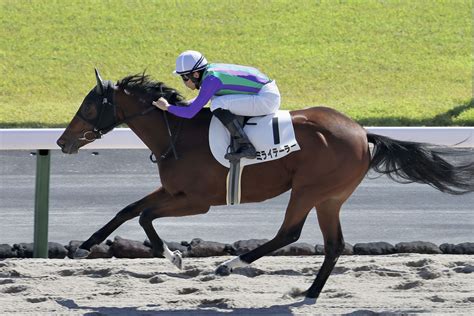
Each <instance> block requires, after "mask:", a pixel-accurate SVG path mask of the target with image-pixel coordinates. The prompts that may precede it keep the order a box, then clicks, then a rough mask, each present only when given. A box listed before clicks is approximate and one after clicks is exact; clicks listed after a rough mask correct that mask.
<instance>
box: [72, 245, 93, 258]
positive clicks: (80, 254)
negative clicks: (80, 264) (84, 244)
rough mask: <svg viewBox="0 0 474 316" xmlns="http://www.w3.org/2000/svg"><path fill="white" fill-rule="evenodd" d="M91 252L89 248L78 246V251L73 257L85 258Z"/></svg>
mask: <svg viewBox="0 0 474 316" xmlns="http://www.w3.org/2000/svg"><path fill="white" fill-rule="evenodd" d="M90 253H91V252H90V251H89V250H86V249H81V248H77V249H76V252H74V255H73V258H74V259H85V258H87V257H88V256H89V254H90Z"/></svg>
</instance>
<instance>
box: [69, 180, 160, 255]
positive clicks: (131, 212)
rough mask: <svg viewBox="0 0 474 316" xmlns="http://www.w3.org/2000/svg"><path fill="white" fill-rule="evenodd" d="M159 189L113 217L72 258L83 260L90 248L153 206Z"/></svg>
mask: <svg viewBox="0 0 474 316" xmlns="http://www.w3.org/2000/svg"><path fill="white" fill-rule="evenodd" d="M159 192H160V189H158V190H157V191H155V192H153V193H150V194H149V195H147V196H145V197H144V198H142V199H141V200H139V201H136V202H134V203H132V204H130V205H128V206H127V207H125V208H124V209H122V210H121V211H120V212H118V213H117V215H115V217H114V218H112V219H111V220H110V221H109V222H108V223H107V224H105V225H104V226H103V227H102V228H101V229H99V230H98V231H96V232H95V233H94V234H93V235H92V236H91V237H89V239H87V240H86V241H85V242H83V243H82V244H81V245H80V246H79V248H78V249H77V250H76V252H75V253H74V258H85V257H87V256H88V255H89V252H90V250H91V248H92V247H93V246H95V245H98V244H100V243H101V242H103V241H104V240H105V239H106V238H107V237H108V236H110V234H112V233H113V232H114V231H115V230H116V229H117V228H119V227H120V226H121V225H122V224H123V223H125V222H126V221H128V220H131V219H132V218H135V217H137V216H138V215H140V213H141V212H142V211H143V210H144V209H146V208H147V207H149V206H151V205H154V203H156V202H155V200H156V199H157V197H158V196H159V195H160V193H159Z"/></svg>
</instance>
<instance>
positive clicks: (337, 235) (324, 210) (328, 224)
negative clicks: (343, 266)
mask: <svg viewBox="0 0 474 316" xmlns="http://www.w3.org/2000/svg"><path fill="white" fill-rule="evenodd" d="M341 206H342V203H341V202H340V201H338V200H327V201H325V202H323V203H320V204H318V205H316V211H317V214H318V221H319V226H320V227H321V232H322V233H323V237H324V249H325V256H324V262H323V265H322V266H321V269H319V272H318V275H317V277H316V279H315V280H314V282H313V284H312V285H311V287H310V288H309V289H308V290H307V291H306V293H305V294H306V297H309V298H318V296H319V294H320V293H321V291H322V289H323V287H324V284H325V283H326V281H327V279H328V278H329V275H330V274H331V272H332V270H333V268H334V266H335V265H336V262H337V259H338V258H339V256H340V255H341V253H342V252H343V250H344V238H343V236H342V230H341V224H340V221H339V212H340V209H341Z"/></svg>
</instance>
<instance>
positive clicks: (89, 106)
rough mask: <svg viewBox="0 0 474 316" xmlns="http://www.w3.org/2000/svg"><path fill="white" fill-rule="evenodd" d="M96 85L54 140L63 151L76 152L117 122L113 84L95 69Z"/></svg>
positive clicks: (110, 128)
mask: <svg viewBox="0 0 474 316" xmlns="http://www.w3.org/2000/svg"><path fill="white" fill-rule="evenodd" d="M95 75H96V79H97V85H96V86H95V87H94V88H93V89H92V90H91V91H90V92H89V94H87V96H86V97H85V98H84V101H82V104H81V106H80V107H79V110H78V111H77V113H76V115H75V116H74V117H73V119H72V121H71V123H69V125H68V126H67V128H66V130H65V131H64V133H63V134H62V135H61V137H60V138H59V139H58V141H57V142H56V143H57V144H58V146H59V147H61V149H62V151H63V153H67V154H73V153H77V151H78V150H79V148H81V147H82V146H84V145H86V144H88V143H90V142H93V141H94V140H96V139H98V138H100V137H101V136H102V135H103V134H105V133H107V132H109V131H110V130H112V129H113V128H114V127H115V126H116V124H117V121H118V119H117V109H116V106H115V104H114V92H115V90H116V87H115V85H114V84H113V83H112V82H111V81H104V80H102V78H101V77H100V74H99V72H98V71H97V69H96V70H95Z"/></svg>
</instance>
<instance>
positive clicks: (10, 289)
mask: <svg viewBox="0 0 474 316" xmlns="http://www.w3.org/2000/svg"><path fill="white" fill-rule="evenodd" d="M27 289H28V287H27V286H25V285H13V286H9V287H7V288H6V289H4V290H3V291H2V292H3V293H6V294H15V293H20V292H23V291H26V290H27Z"/></svg>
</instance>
